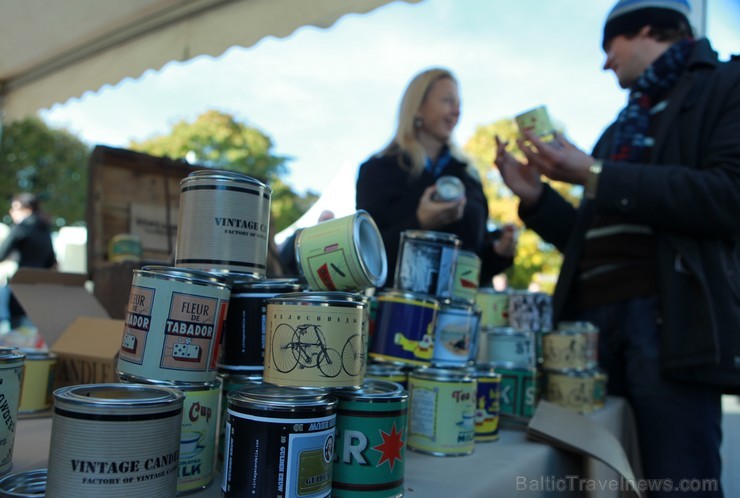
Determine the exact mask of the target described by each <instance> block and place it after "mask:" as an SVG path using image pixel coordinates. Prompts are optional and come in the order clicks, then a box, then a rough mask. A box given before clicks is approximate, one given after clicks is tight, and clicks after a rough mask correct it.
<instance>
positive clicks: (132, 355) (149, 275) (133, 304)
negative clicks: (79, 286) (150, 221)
mask: <svg viewBox="0 0 740 498" xmlns="http://www.w3.org/2000/svg"><path fill="white" fill-rule="evenodd" d="M229 294H230V290H229V286H228V285H227V284H226V282H225V280H224V279H221V278H219V277H217V276H215V275H213V274H210V273H206V272H201V271H197V270H185V269H182V268H171V267H166V266H145V267H144V268H142V269H141V270H134V277H133V282H132V284H131V294H130V297H129V302H128V309H127V314H126V325H125V327H124V330H123V339H122V341H121V351H120V353H119V355H118V370H119V371H120V372H121V373H124V374H131V375H135V376H137V377H140V378H143V379H156V380H168V381H177V382H213V381H214V380H216V365H217V361H218V350H219V344H220V342H221V331H222V329H223V322H224V317H225V316H226V310H227V307H228V304H229Z"/></svg>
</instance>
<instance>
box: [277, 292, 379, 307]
mask: <svg viewBox="0 0 740 498" xmlns="http://www.w3.org/2000/svg"><path fill="white" fill-rule="evenodd" d="M265 302H266V303H267V304H312V305H319V306H337V305H338V306H344V307H357V308H364V307H366V306H367V300H366V299H364V298H363V297H361V296H360V295H359V294H355V293H352V292H341V291H325V292H324V291H311V292H286V293H284V294H278V295H276V296H274V297H270V298H267V299H266V300H265Z"/></svg>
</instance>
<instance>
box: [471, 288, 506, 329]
mask: <svg viewBox="0 0 740 498" xmlns="http://www.w3.org/2000/svg"><path fill="white" fill-rule="evenodd" d="M475 304H477V305H478V307H479V308H480V310H481V318H480V324H481V327H484V328H490V327H505V326H506V325H508V324H509V294H508V293H506V292H496V291H494V290H493V289H480V290H479V291H478V293H477V294H476V296H475Z"/></svg>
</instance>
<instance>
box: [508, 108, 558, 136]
mask: <svg viewBox="0 0 740 498" xmlns="http://www.w3.org/2000/svg"><path fill="white" fill-rule="evenodd" d="M514 121H516V124H517V126H518V127H519V131H520V133H522V137H523V136H524V135H523V132H524V131H525V130H527V131H531V132H532V133H534V134H535V135H536V136H537V137H539V138H541V139H542V140H544V141H552V140H553V138H554V134H555V127H554V126H553V124H552V120H551V119H550V114H549V113H548V112H547V106H544V105H541V106H538V107H535V108H534V109H530V110H528V111H525V112H522V113H521V114H517V115H516V116H515V118H514Z"/></svg>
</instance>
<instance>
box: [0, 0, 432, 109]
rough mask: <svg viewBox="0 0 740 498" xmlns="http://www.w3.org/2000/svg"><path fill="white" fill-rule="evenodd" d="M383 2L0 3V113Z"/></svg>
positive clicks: (50, 101) (284, 33) (85, 0)
mask: <svg viewBox="0 0 740 498" xmlns="http://www.w3.org/2000/svg"><path fill="white" fill-rule="evenodd" d="M391 1H399V0H0V118H2V120H3V121H5V122H10V121H13V120H15V119H19V118H23V117H26V116H29V115H33V114H35V113H36V111H38V110H39V109H43V108H47V107H50V106H51V105H53V104H55V103H60V102H66V101H67V100H68V99H70V98H73V97H80V96H82V94H84V93H85V92H87V91H97V90H99V89H100V88H101V87H102V86H103V85H107V84H109V85H116V84H117V83H119V82H120V81H121V80H123V79H125V78H138V77H139V76H141V75H142V74H143V73H144V72H145V71H147V70H150V69H154V70H158V69H160V68H162V67H163V66H164V65H165V64H167V63H169V62H171V61H181V62H182V61H186V60H188V59H191V58H193V57H196V56H199V55H210V56H213V57H218V56H220V55H221V54H223V53H224V52H225V51H226V50H228V49H229V48H230V47H232V46H241V47H249V46H252V45H254V44H256V43H257V42H258V41H259V40H261V39H262V38H264V37H266V36H275V37H285V36H289V35H290V34H292V33H293V32H294V31H295V30H296V29H298V28H300V27H301V26H306V25H312V26H317V27H322V28H327V27H329V26H331V25H332V24H334V22H336V21H337V19H339V18H340V17H341V16H343V15H345V14H349V13H358V14H361V13H366V12H369V11H371V10H373V9H375V8H377V7H380V6H381V5H384V4H387V3H389V2H391ZM400 1H406V2H418V1H420V0H400Z"/></svg>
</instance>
